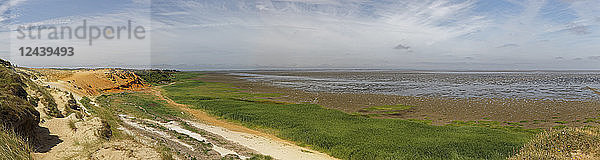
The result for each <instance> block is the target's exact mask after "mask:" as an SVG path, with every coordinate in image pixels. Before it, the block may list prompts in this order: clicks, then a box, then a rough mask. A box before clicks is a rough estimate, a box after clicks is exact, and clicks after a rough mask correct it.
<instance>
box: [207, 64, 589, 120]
mask: <svg viewBox="0 0 600 160" xmlns="http://www.w3.org/2000/svg"><path fill="white" fill-rule="evenodd" d="M199 79H200V80H202V81H207V82H224V83H230V84H233V85H235V86H238V87H239V88H244V89H248V91H249V92H257V93H280V94H282V95H283V96H281V97H266V98H269V99H272V100H276V101H284V102H293V103H315V104H319V105H322V106H325V107H327V108H333V109H338V110H342V111H344V112H347V113H357V112H360V113H363V114H368V113H369V112H361V109H363V108H366V107H369V106H379V105H395V104H404V105H410V106H415V107H413V108H411V109H409V110H406V111H403V112H401V113H399V114H388V115H382V117H379V118H402V119H419V120H431V121H433V124H437V125H443V124H448V123H450V122H451V121H455V120H460V121H477V120H492V121H500V122H503V121H507V122H520V121H523V123H520V124H521V125H523V127H526V128H540V127H542V128H547V127H552V126H557V125H567V126H584V125H598V124H596V123H583V122H584V121H585V120H586V119H588V118H597V117H600V108H599V107H598V106H600V102H597V101H558V100H555V101H550V100H527V99H521V100H516V99H489V98H463V99H456V98H455V99H450V98H432V97H413V96H395V95H380V94H350V93H327V92H306V91H301V90H296V89H291V88H282V87H276V86H273V85H271V84H268V83H261V82H249V81H246V80H241V79H239V78H237V77H236V76H232V75H226V73H206V74H205V76H202V77H200V78H199ZM557 121H565V122H567V124H559V123H555V122H557Z"/></svg>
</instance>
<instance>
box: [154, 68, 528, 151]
mask: <svg viewBox="0 0 600 160" xmlns="http://www.w3.org/2000/svg"><path fill="white" fill-rule="evenodd" d="M176 76H178V77H181V76H185V77H186V78H188V79H186V78H179V82H178V83H176V84H174V85H170V86H165V87H163V88H164V89H165V91H166V93H165V95H167V96H168V97H170V98H171V99H173V100H174V101H176V102H178V103H182V104H188V105H190V106H191V108H193V109H199V110H204V111H206V112H208V113H210V114H213V115H216V116H219V117H222V118H224V119H227V120H230V121H234V122H239V123H241V124H243V125H245V126H248V127H251V128H261V129H269V130H274V131H276V132H275V134H276V135H277V136H279V137H281V138H284V139H287V140H291V141H294V142H297V143H298V144H300V145H303V146H308V147H311V148H313V149H315V150H318V151H321V152H325V153H327V154H330V155H332V156H334V157H337V158H341V159H504V158H507V157H509V156H511V155H514V154H515V153H516V151H518V150H519V149H520V148H521V146H522V145H523V144H525V143H526V142H527V141H528V139H529V136H530V135H532V134H531V132H527V131H521V130H507V129H502V128H490V127H480V126H471V125H458V126H433V125H428V124H425V123H421V122H411V121H408V120H400V119H373V118H368V117H364V116H359V115H350V114H347V113H344V112H341V111H338V110H333V109H327V108H324V107H322V106H319V105H315V104H276V103H261V102H256V101H247V99H253V98H256V97H269V95H265V94H252V93H248V92H244V91H243V90H240V89H236V88H235V87H234V86H231V85H228V84H223V83H205V82H201V81H198V80H192V79H189V78H193V77H195V76H197V75H196V74H194V73H179V74H176ZM271 96H273V95H272V94H271ZM275 96H276V95H275ZM381 108H385V107H381ZM391 108H400V109H401V108H406V107H400V106H396V107H391Z"/></svg>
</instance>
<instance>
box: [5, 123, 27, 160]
mask: <svg viewBox="0 0 600 160" xmlns="http://www.w3.org/2000/svg"><path fill="white" fill-rule="evenodd" d="M30 153H31V148H29V144H27V142H25V141H24V140H23V139H22V138H20V137H19V136H18V135H17V134H16V133H15V132H12V131H7V130H5V129H0V159H2V160H25V159H32V158H31V155H30Z"/></svg>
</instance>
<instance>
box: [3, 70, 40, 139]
mask: <svg viewBox="0 0 600 160" xmlns="http://www.w3.org/2000/svg"><path fill="white" fill-rule="evenodd" d="M26 87H27V85H26V84H25V83H23V80H22V78H21V76H20V75H19V74H18V73H17V72H16V71H15V69H14V68H13V66H12V65H11V64H10V63H9V62H7V61H4V60H1V59H0V123H1V124H2V125H3V126H4V127H5V128H6V129H10V130H14V131H15V132H16V133H18V134H20V136H22V137H24V138H27V139H29V140H33V139H35V133H34V131H35V129H36V128H37V127H38V124H39V122H40V113H39V112H38V111H37V110H36V109H35V108H34V104H35V103H37V101H36V100H34V99H32V98H31V97H30V96H29V95H28V94H27V92H26V91H25V88H26Z"/></svg>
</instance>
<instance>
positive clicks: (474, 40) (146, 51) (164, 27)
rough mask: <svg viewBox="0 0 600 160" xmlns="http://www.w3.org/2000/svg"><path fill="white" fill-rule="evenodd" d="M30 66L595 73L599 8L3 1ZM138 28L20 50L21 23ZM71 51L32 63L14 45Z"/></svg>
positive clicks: (514, 2) (342, 0)
mask: <svg viewBox="0 0 600 160" xmlns="http://www.w3.org/2000/svg"><path fill="white" fill-rule="evenodd" d="M0 14H1V16H0V57H2V58H5V59H13V61H14V63H16V64H18V65H22V66H30V67H61V66H71V67H90V66H96V67H97V66H108V67H136V66H137V67H140V66H150V67H151V68H175V69H187V70H207V69H208V70H210V69H269V68H372V69H427V70H440V69H443V70H580V69H582V70H583V69H590V70H600V45H599V44H600V0H406V1H397V0H239V1H236V0H173V1H158V0H154V1H150V0H132V1H127V0H105V1H97V0H0ZM83 19H85V20H87V21H88V22H90V23H93V24H98V25H102V26H111V25H114V26H118V25H122V24H126V22H127V21H128V20H132V21H134V22H135V23H136V24H140V25H143V26H144V27H145V28H146V30H147V32H148V36H147V37H146V39H144V40H140V41H132V40H105V39H100V40H98V41H97V43H96V44H94V46H89V45H87V44H86V43H84V41H81V42H73V41H69V40H65V41H49V40H46V41H41V42H38V41H36V42H33V41H17V40H15V38H14V36H15V34H14V33H15V30H14V29H15V28H16V27H17V26H20V25H32V24H35V25H48V24H52V25H57V24H59V25H78V24H80V23H81V22H82V20H83ZM42 44H43V45H50V46H75V48H76V51H77V54H76V56H73V57H50V58H39V57H35V58H30V57H21V56H19V55H20V53H17V52H16V48H18V47H20V46H36V45H42Z"/></svg>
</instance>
